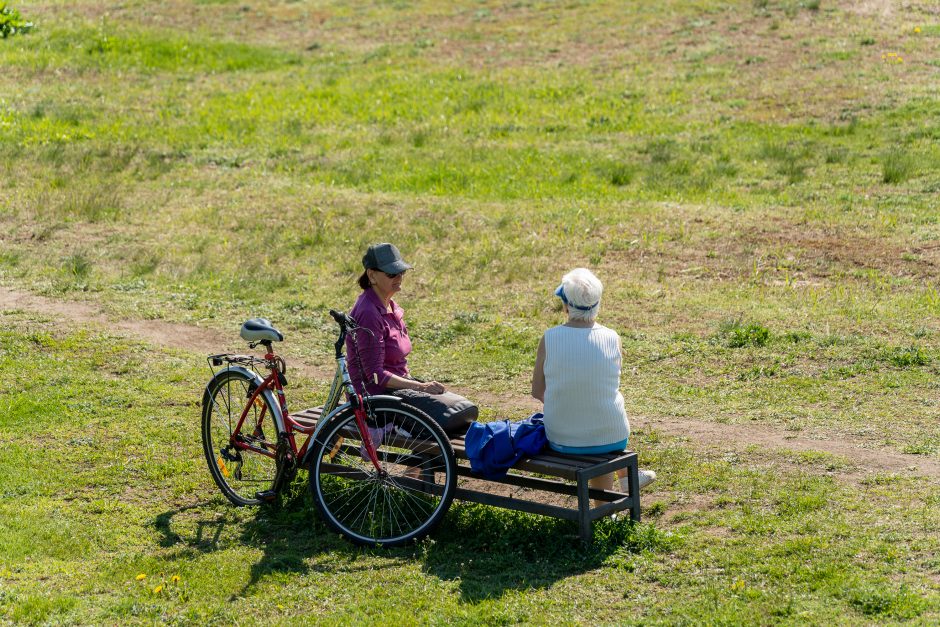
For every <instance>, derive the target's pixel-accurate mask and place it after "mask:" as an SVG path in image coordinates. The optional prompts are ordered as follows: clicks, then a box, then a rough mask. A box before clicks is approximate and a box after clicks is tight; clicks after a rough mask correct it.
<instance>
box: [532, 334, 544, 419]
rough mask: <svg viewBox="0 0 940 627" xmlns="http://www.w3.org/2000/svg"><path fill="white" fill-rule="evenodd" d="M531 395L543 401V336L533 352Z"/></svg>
mask: <svg viewBox="0 0 940 627" xmlns="http://www.w3.org/2000/svg"><path fill="white" fill-rule="evenodd" d="M532 396H534V397H535V398H537V399H539V400H540V401H542V402H543V403H544V402H545V336H544V335H543V336H542V339H541V340H539V348H538V350H537V351H536V352H535V368H533V369H532Z"/></svg>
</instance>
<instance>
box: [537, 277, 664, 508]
mask: <svg viewBox="0 0 940 627" xmlns="http://www.w3.org/2000/svg"><path fill="white" fill-rule="evenodd" d="M603 290H604V287H603V285H601V282H600V280H599V279H598V278H597V277H596V276H594V274H593V273H592V272H591V271H590V270H587V269H585V268H575V269H574V270H572V271H571V272H569V273H568V274H566V275H565V276H564V277H563V278H562V280H561V285H559V286H558V289H556V290H555V295H556V296H558V297H559V298H561V302H562V309H564V312H565V315H566V316H567V318H568V320H567V322H565V323H564V324H561V325H558V326H556V327H552V328H551V329H549V330H548V331H546V332H545V335H544V336H542V340H541V341H540V342H539V348H538V352H537V353H536V357H535V369H534V370H533V373H532V396H534V397H535V398H537V399H538V400H540V401H542V403H543V404H544V409H543V413H544V414H545V434H546V436H548V443H549V446H550V447H551V448H552V449H554V450H556V451H558V452H559V453H569V454H580V455H587V454H592V453H594V454H596V453H611V452H615V451H623V450H625V449H626V447H627V442H628V440H629V438H630V422H629V421H628V420H627V412H626V409H625V408H624V402H623V395H622V394H621V393H620V360H621V347H620V336H619V335H617V332H616V331H614V330H612V329H608V328H607V327H605V326H602V325H600V324H597V322H595V320H596V319H597V314H598V312H599V311H600V305H601V293H602V292H603ZM654 479H656V473H654V472H652V471H648V470H640V487H641V488H642V487H644V486H646V485H648V484H650V483H651V482H652V481H653V480H654ZM624 481H625V479H624ZM591 485H592V486H593V487H597V488H601V489H605V490H609V489H610V488H611V486H612V485H613V475H605V476H601V477H597V478H596V479H592V480H591Z"/></svg>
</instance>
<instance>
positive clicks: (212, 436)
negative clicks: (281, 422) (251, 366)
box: [202, 370, 277, 506]
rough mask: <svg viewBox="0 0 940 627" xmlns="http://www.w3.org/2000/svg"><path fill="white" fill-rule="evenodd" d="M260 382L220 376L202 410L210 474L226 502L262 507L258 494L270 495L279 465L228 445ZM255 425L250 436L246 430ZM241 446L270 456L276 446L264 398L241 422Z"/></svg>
mask: <svg viewBox="0 0 940 627" xmlns="http://www.w3.org/2000/svg"><path fill="white" fill-rule="evenodd" d="M255 384H256V382H255V381H254V380H253V379H252V378H251V377H249V376H248V375H247V374H246V373H244V372H240V371H237V370H231V371H225V372H222V373H220V374H219V375H218V376H217V377H216V378H215V379H213V380H212V382H211V383H210V384H209V387H208V388H207V390H206V399H205V401H204V404H203V409H202V445H203V451H204V452H205V454H206V462H207V463H208V464H209V472H210V473H211V474H212V478H213V479H214V480H215V483H216V485H218V486H219V489H220V490H221V491H222V494H224V495H225V497H226V498H227V499H228V500H229V501H231V502H232V503H234V504H235V505H239V506H241V505H258V504H260V503H262V502H263V500H262V499H260V498H258V497H257V494H258V493H259V492H262V491H265V490H270V489H272V488H273V486H274V480H275V477H276V475H277V462H276V461H275V459H274V458H273V457H268V456H266V455H262V454H260V453H256V452H253V451H248V450H242V449H236V448H234V447H233V446H231V445H230V440H231V435H232V433H233V431H234V429H235V427H236V426H237V425H238V419H239V418H240V417H241V412H242V411H243V410H244V408H245V404H246V403H247V402H248V399H249V397H250V391H251V390H252V389H253V388H254V385H255ZM250 425H252V426H251V427H250V428H251V432H250V433H251V435H247V433H248V431H247V429H248V428H249V426H250ZM243 429H245V433H246V435H245V436H243V441H247V442H250V443H251V444H252V445H254V446H257V447H259V448H264V449H265V450H269V451H271V452H272V453H273V452H274V451H275V447H276V443H277V425H276V424H275V422H274V414H273V413H272V412H271V408H270V406H269V405H268V401H267V399H266V398H265V397H264V396H263V395H260V394H259V395H258V397H257V398H256V400H255V402H254V403H253V405H252V407H251V409H249V411H248V415H247V416H246V417H245V422H244V423H243Z"/></svg>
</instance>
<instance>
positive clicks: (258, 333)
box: [241, 318, 284, 342]
mask: <svg viewBox="0 0 940 627" xmlns="http://www.w3.org/2000/svg"><path fill="white" fill-rule="evenodd" d="M241 336H242V339H243V340H248V341H249V342H282V341H284V334H283V333H281V332H280V331H278V330H277V329H275V328H274V327H273V326H272V325H271V321H270V320H267V319H265V318H252V319H251V320H246V321H245V323H244V324H243V325H242V330H241Z"/></svg>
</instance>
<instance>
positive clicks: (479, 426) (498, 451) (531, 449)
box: [464, 413, 548, 479]
mask: <svg viewBox="0 0 940 627" xmlns="http://www.w3.org/2000/svg"><path fill="white" fill-rule="evenodd" d="M464 444H465V446H466V451H467V457H468V458H469V459H470V470H472V471H473V472H474V473H476V474H479V475H482V476H483V477H484V478H486V479H502V478H503V477H505V476H506V472H507V471H508V470H509V469H510V468H511V467H512V466H513V464H515V463H516V462H517V461H519V459H521V458H522V457H523V456H525V455H536V454H538V453H540V452H541V451H542V449H543V448H545V445H546V444H548V438H547V437H546V436H545V424H544V422H543V421H542V414H541V413H536V414H532V416H531V417H529V418H526V419H525V420H517V421H515V422H510V421H508V420H494V421H493V422H472V423H470V429H469V430H468V431H467V435H466V436H465V438H464Z"/></svg>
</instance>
